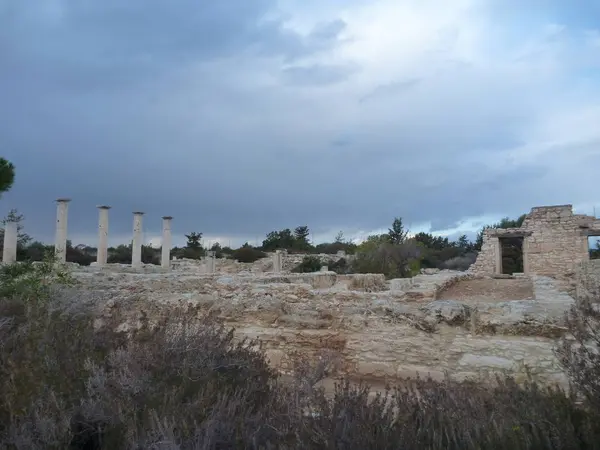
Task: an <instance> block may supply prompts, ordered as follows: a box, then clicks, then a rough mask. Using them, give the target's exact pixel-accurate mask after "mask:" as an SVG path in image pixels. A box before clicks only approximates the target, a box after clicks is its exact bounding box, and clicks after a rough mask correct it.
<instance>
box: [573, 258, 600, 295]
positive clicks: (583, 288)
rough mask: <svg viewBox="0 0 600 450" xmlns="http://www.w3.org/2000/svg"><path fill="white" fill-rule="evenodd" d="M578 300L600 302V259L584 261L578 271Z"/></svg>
mask: <svg viewBox="0 0 600 450" xmlns="http://www.w3.org/2000/svg"><path fill="white" fill-rule="evenodd" d="M576 279H577V286H576V298H577V300H578V301H586V302H591V303H600V259H592V260H590V261H587V262H585V263H582V264H581V265H580V266H579V267H578V268H577V272H576Z"/></svg>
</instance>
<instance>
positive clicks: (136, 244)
mask: <svg viewBox="0 0 600 450" xmlns="http://www.w3.org/2000/svg"><path fill="white" fill-rule="evenodd" d="M143 216H144V213H143V212H140V211H135V212H134V213H133V244H132V247H131V267H136V268H138V267H142V243H143V234H142V233H143V228H142V219H143Z"/></svg>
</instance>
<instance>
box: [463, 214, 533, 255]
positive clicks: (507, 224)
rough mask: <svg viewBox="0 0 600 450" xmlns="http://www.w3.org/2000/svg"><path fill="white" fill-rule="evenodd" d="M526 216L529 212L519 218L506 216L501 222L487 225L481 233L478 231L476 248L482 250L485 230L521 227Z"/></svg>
mask: <svg viewBox="0 0 600 450" xmlns="http://www.w3.org/2000/svg"><path fill="white" fill-rule="evenodd" d="M526 217H527V214H521V215H520V216H519V217H518V218H517V219H509V218H508V217H505V218H503V219H501V220H500V222H498V223H495V224H492V225H485V226H484V227H483V228H482V229H481V230H480V231H479V233H477V239H476V240H475V248H474V250H477V251H480V250H481V246H482V245H483V232H484V231H485V230H488V229H490V228H501V229H506V228H520V227H521V226H522V225H523V222H524V221H525V218H526Z"/></svg>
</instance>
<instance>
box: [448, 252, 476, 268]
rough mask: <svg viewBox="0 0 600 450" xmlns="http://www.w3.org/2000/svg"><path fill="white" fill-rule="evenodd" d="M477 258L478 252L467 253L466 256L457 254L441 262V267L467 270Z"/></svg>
mask: <svg viewBox="0 0 600 450" xmlns="http://www.w3.org/2000/svg"><path fill="white" fill-rule="evenodd" d="M476 259H477V254H476V253H467V254H466V255H464V256H456V257H454V258H451V259H449V260H447V261H444V262H443V263H441V267H440V269H448V270H461V271H465V270H467V269H468V268H469V267H471V265H472V264H473V263H474V262H475V260H476Z"/></svg>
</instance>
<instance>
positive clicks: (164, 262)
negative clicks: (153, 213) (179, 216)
mask: <svg viewBox="0 0 600 450" xmlns="http://www.w3.org/2000/svg"><path fill="white" fill-rule="evenodd" d="M171 220H173V217H171V216H164V217H163V218H162V221H163V222H162V249H161V258H160V264H161V266H162V267H163V269H168V268H170V267H171Z"/></svg>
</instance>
